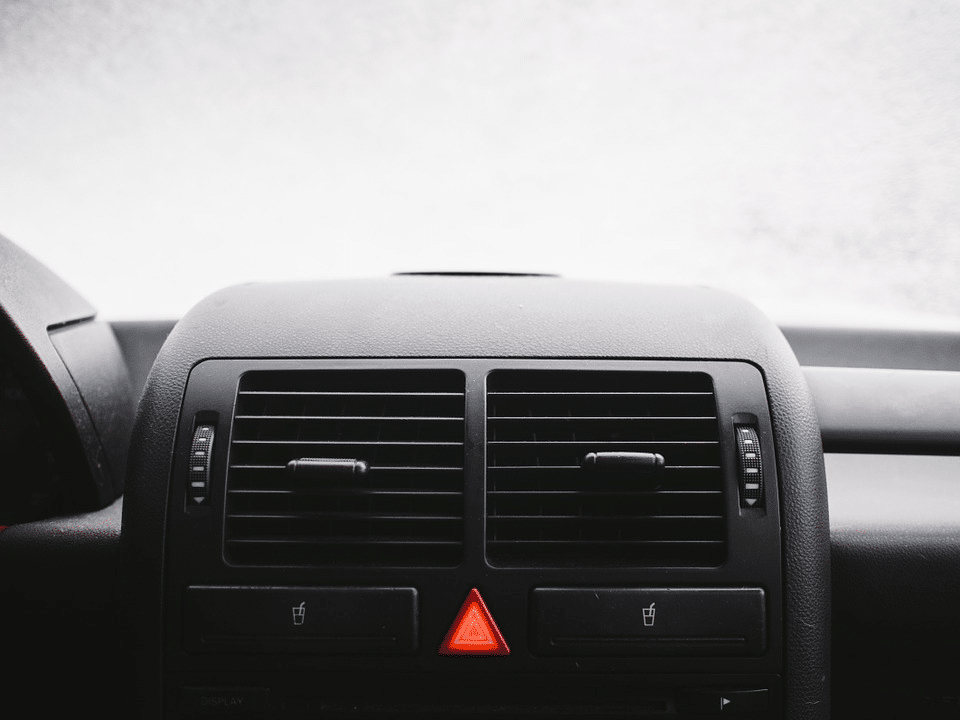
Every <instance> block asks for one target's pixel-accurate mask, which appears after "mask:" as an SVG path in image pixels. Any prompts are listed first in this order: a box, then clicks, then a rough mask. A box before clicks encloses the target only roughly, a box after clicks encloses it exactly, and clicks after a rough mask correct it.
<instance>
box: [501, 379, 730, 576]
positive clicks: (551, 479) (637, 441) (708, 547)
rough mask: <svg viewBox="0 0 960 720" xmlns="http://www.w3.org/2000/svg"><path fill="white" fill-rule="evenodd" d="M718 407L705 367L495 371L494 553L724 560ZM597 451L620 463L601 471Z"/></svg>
mask: <svg viewBox="0 0 960 720" xmlns="http://www.w3.org/2000/svg"><path fill="white" fill-rule="evenodd" d="M716 414H717V413H716V401H715V399H714V394H713V383H712V381H711V378H710V376H709V375H706V374H704V373H695V372H599V371H596V372H594V371H587V372H568V371H497V372H494V373H492V374H491V375H490V376H489V378H488V382H487V441H488V445H487V556H488V558H489V559H490V561H491V562H493V563H495V564H499V565H530V564H538V565H542V564H549V565H554V566H624V567H632V566H666V567H669V566H717V565H720V564H721V563H722V562H723V560H724V558H725V554H726V531H725V527H724V514H723V509H724V499H723V479H722V475H721V470H720V446H719V428H718V424H717V418H716ZM591 453H604V454H605V455H603V456H601V457H602V458H604V459H606V458H610V459H612V460H613V461H614V462H611V463H610V464H607V465H605V467H604V468H603V470H602V471H601V470H600V469H599V467H598V465H599V464H600V463H597V461H596V456H594V457H590V458H588V457H587V456H588V455H590V454H591ZM639 453H643V454H644V455H642V456H640V455H638V454H639ZM624 454H628V455H627V456H626V457H627V458H628V460H629V459H631V458H632V459H637V458H639V459H640V460H643V458H647V459H649V460H650V462H649V463H641V464H643V465H644V466H646V465H649V467H644V468H643V471H642V472H641V471H638V470H637V469H636V465H637V463H635V462H630V461H628V462H620V463H619V466H618V463H617V462H616V461H617V460H618V459H619V460H622V459H623V458H624ZM655 455H661V456H662V457H663V462H662V467H661V463H660V462H659V460H657V461H656V462H654V461H653V460H654V457H652V456H655ZM585 459H586V462H584V461H585ZM611 465H612V467H611Z"/></svg>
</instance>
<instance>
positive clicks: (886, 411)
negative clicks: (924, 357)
mask: <svg viewBox="0 0 960 720" xmlns="http://www.w3.org/2000/svg"><path fill="white" fill-rule="evenodd" d="M804 375H805V376H806V378H807V383H808V384H809V385H810V391H811V392H812V393H813V398H814V402H815V404H816V406H817V416H818V418H819V422H820V433H821V435H822V437H823V447H824V450H825V451H827V452H863V453H870V452H874V453H915V454H942V455H955V454H960V372H933V371H924V370H874V369H859V368H820V367H816V368H814V367H808V368H804Z"/></svg>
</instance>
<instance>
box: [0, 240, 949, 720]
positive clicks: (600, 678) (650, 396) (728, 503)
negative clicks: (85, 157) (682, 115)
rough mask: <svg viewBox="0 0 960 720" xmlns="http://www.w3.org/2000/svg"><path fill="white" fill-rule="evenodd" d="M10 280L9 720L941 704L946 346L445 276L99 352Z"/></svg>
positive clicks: (712, 296)
mask: <svg viewBox="0 0 960 720" xmlns="http://www.w3.org/2000/svg"><path fill="white" fill-rule="evenodd" d="M0 251H2V258H0V268H2V277H0V279H2V284H0V289H2V297H0V304H2V308H3V316H2V320H3V325H2V332H3V335H2V341H3V345H2V347H3V382H4V394H3V405H2V411H3V415H2V421H3V425H2V435H0V438H2V442H3V455H4V458H5V463H6V468H7V469H6V471H5V472H4V481H3V486H2V492H3V495H2V497H3V502H2V511H3V517H2V524H3V525H4V526H5V527H4V529H3V530H2V532H0V562H2V566H3V573H2V580H0V582H2V586H3V588H2V592H0V598H2V602H3V606H4V612H3V617H4V618H5V620H4V631H5V632H4V638H5V639H4V649H5V651H6V655H7V656H8V658H11V659H15V662H12V663H11V664H10V665H8V669H7V670H6V671H5V672H4V686H5V693H4V694H5V700H6V702H9V703H11V704H12V705H13V706H20V705H23V706H26V707H32V708H34V709H35V711H36V712H37V713H39V714H40V715H42V716H43V715H46V716H53V714H54V713H55V712H56V713H59V712H68V711H71V710H75V709H76V708H96V712H97V714H98V715H99V716H103V717H144V718H154V717H155V718H161V717H163V718H168V717H169V718H172V717H227V716H233V715H237V716H241V715H242V716H244V717H277V718H288V717H289V718H302V717H384V718H386V717H399V716H423V717H487V716H490V717H517V718H519V717H542V716H546V715H558V716H564V717H567V716H571V717H572V716H577V717H583V716H588V717H625V716H630V717H646V716H657V717H677V718H685V717H708V716H724V715H729V716H738V717H758V718H780V717H784V718H801V717H803V718H813V717H818V718H825V717H829V716H830V715H831V714H832V715H833V716H834V717H839V718H845V717H903V716H905V715H906V716H910V717H931V718H932V717H952V716H956V714H957V712H958V705H957V702H958V701H957V695H958V690H960V686H958V680H957V678H958V675H957V661H956V659H955V657H954V655H953V653H952V652H951V650H950V648H952V647H953V645H954V643H955V641H956V638H957V630H958V627H960V626H958V622H957V614H956V608H957V607H958V604H957V600H958V597H960V580H958V579H960V554H958V541H960V534H958V532H957V527H958V522H957V521H958V517H957V512H958V508H960V503H957V495H958V490H957V483H956V476H957V473H956V470H957V467H958V465H957V462H958V461H957V455H958V451H960V447H958V437H960V434H958V424H960V374H958V372H960V367H958V358H960V352H958V351H960V335H956V334H948V333H933V332H913V333H910V332H892V331H868V330H857V329H836V328H833V329H822V328H817V327H778V326H776V325H775V324H774V323H773V322H772V321H770V320H769V319H768V318H767V316H766V315H764V314H763V313H762V312H761V311H759V310H757V309H756V308H755V307H754V306H753V305H752V304H751V303H749V302H748V301H745V300H743V299H741V298H739V297H737V296H735V295H733V294H731V293H728V292H724V291H717V290H711V289H708V288H702V287H692V286H691V287H682V286H666V285H664V286H658V285H644V284H631V283H610V282H607V283H604V282H586V281H572V280H565V279H563V278H559V277H553V276H533V275H509V274H504V275H497V274H472V275H471V274H457V273H453V274H437V273H423V274H408V275H398V276H393V277H385V278H381V279H372V280H356V281H350V280H343V281H325V282H303V283H262V284H249V285H243V286H237V287H234V288H229V289H226V290H223V291H220V292H218V293H215V294H213V295H212V296H210V297H209V298H207V299H205V300H204V301H202V302H201V303H200V304H199V305H197V306H196V307H195V308H194V309H193V310H191V311H190V312H189V313H188V314H187V315H186V316H184V317H183V318H181V319H180V320H179V321H177V322H176V323H173V322H161V321H144V322H136V321H126V322H115V323H106V322H103V321H100V320H98V319H97V317H96V314H95V311H94V310H93V309H92V308H91V307H90V306H89V305H88V304H87V303H86V302H85V301H84V300H83V299H82V298H81V297H80V296H79V295H77V294H76V293H75V292H74V291H73V290H72V289H70V288H69V287H68V286H67V285H66V284H65V283H63V282H62V281H61V280H60V279H59V278H57V277H56V276H55V275H54V274H53V273H52V272H51V271H49V270H48V269H47V268H46V267H44V266H43V265H42V264H40V263H39V262H37V261H36V260H35V259H33V258H32V257H31V256H30V255H28V254H27V253H26V252H24V251H23V250H21V249H20V248H18V247H17V246H16V245H14V244H13V243H12V242H10V241H8V240H2V242H0Z"/></svg>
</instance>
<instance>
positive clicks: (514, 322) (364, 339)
mask: <svg viewBox="0 0 960 720" xmlns="http://www.w3.org/2000/svg"><path fill="white" fill-rule="evenodd" d="M238 356H243V357H275V358H283V357H318V356H325V357H352V358H364V357H408V358H409V357H447V358H456V357H527V358H548V357H559V358H662V359H670V358H686V359H724V360H727V359H743V360H747V361H750V362H754V363H756V364H757V365H758V366H759V367H760V368H762V370H763V373H764V377H765V380H766V384H767V389H768V391H769V395H770V411H771V415H772V422H773V428H774V431H775V433H776V454H777V462H778V466H779V472H780V482H781V486H782V488H783V501H782V503H783V504H782V510H783V516H782V522H783V528H784V535H783V537H784V542H785V552H784V561H785V565H784V576H785V582H786V588H787V600H786V605H785V626H784V627H785V632H786V641H787V645H786V654H785V659H786V665H787V667H788V668H790V671H789V673H788V675H787V680H786V682H787V687H786V707H787V716H788V717H798V718H799V717H824V716H826V714H827V712H828V697H829V690H828V687H829V624H830V623H829V587H830V583H829V572H828V570H829V557H828V550H829V547H828V530H829V521H828V518H827V507H826V491H825V487H824V482H823V470H822V467H823V466H822V457H821V454H820V449H821V446H820V440H819V433H818V428H817V425H816V419H815V415H814V412H813V408H812V403H811V401H810V396H809V393H808V391H807V389H806V385H805V382H804V380H803V377H802V375H801V373H800V371H799V367H798V366H797V364H796V360H795V358H794V356H793V354H792V353H791V351H790V348H789V346H788V345H787V343H786V341H785V340H784V338H783V336H782V335H781V334H780V333H779V331H778V330H777V329H776V328H775V327H774V326H773V325H772V324H771V323H770V322H769V321H768V320H767V319H766V318H765V317H763V316H762V315H761V314H760V313H759V312H758V311H756V310H755V309H754V308H753V307H752V306H750V305H749V304H747V303H745V302H743V301H741V300H738V299H736V298H734V297H732V296H729V295H726V294H724V293H719V292H715V291H710V290H703V289H697V288H664V287H644V286H633V285H617V284H594V283H574V282H566V281H560V280H556V279H550V278H437V277H406V278H392V279H389V280H384V281H364V282H356V283H351V282H342V283H338V282H334V283H304V284H293V285H287V286H271V285H260V286H257V285H252V286H245V287H242V288H234V289H231V290H228V291H224V292H221V293H218V294H216V295H214V296H211V297H210V298H209V299H208V300H206V301H204V302H203V303H201V305H199V306H198V307H197V308H195V309H194V310H193V311H192V312H191V313H190V314H188V316H187V317H186V318H184V320H183V321H181V323H180V324H179V325H178V326H177V328H176V329H175V330H174V332H173V333H172V334H171V336H170V338H169V341H168V343H167V344H166V345H165V347H164V349H163V350H162V351H161V354H160V356H159V357H158V361H157V364H156V365H155V367H154V371H153V373H152V375H151V378H150V380H148V383H147V388H146V392H145V397H144V401H143V402H142V404H141V409H140V413H139V416H138V422H137V425H136V429H135V433H134V448H135V450H134V454H133V457H132V460H131V469H132V472H133V475H132V477H133V478H134V479H133V481H132V485H131V487H130V490H129V495H128V502H127V505H126V508H127V515H126V517H125V538H124V541H125V557H126V559H127V568H128V571H129V573H130V579H131V583H132V587H131V589H132V591H133V593H134V597H135V598H136V600H135V603H134V606H135V607H136V608H137V609H138V611H137V615H136V622H135V626H136V628H137V630H138V631H139V633H140V635H139V638H140V643H139V647H140V649H141V652H140V657H139V661H140V663H139V664H140V670H141V680H142V683H143V684H142V685H141V686H140V693H139V708H140V712H141V713H142V715H143V716H145V717H156V716H157V712H158V710H157V709H158V708H159V707H160V706H161V697H160V686H159V677H160V674H161V672H160V668H161V658H160V627H161V602H160V598H161V578H162V557H163V553H162V548H163V542H164V527H165V508H166V502H167V497H168V492H167V487H168V486H167V483H168V480H169V474H168V473H169V467H170V457H171V452H172V449H173V448H172V444H173V438H174V435H175V429H176V422H177V418H178V416H179V408H180V402H181V398H182V397H183V390H184V387H185V383H186V379H187V375H188V373H189V371H190V368H191V367H193V366H194V365H195V364H196V363H197V362H199V361H200V360H202V359H204V358H209V357H238ZM468 392H469V389H468ZM481 590H482V588H481ZM505 632H506V630H505Z"/></svg>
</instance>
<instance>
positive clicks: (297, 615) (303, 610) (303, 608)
mask: <svg viewBox="0 0 960 720" xmlns="http://www.w3.org/2000/svg"><path fill="white" fill-rule="evenodd" d="M291 610H293V624H294V625H303V618H304V616H305V615H306V614H307V602H306V600H304V601H303V602H302V603H300V604H299V605H295V606H294V607H293V608H291Z"/></svg>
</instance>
